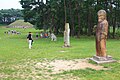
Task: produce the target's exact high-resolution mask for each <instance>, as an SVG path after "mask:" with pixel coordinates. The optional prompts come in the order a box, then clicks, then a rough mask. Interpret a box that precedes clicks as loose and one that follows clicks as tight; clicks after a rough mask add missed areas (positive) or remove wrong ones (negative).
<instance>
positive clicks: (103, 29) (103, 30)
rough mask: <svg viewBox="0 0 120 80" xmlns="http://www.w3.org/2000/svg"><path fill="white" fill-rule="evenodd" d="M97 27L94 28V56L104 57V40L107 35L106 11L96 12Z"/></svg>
mask: <svg viewBox="0 0 120 80" xmlns="http://www.w3.org/2000/svg"><path fill="white" fill-rule="evenodd" d="M97 14H98V25H97V28H96V56H100V57H106V56H107V54H106V39H107V34H108V22H107V20H106V11H105V10H99V11H98V13H97Z"/></svg>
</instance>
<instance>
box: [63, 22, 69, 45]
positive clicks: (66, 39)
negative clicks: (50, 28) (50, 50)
mask: <svg viewBox="0 0 120 80" xmlns="http://www.w3.org/2000/svg"><path fill="white" fill-rule="evenodd" d="M64 47H70V29H69V23H66V24H65V31H64Z"/></svg>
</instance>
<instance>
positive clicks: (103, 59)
mask: <svg viewBox="0 0 120 80" xmlns="http://www.w3.org/2000/svg"><path fill="white" fill-rule="evenodd" d="M97 14H98V24H97V26H96V29H95V30H96V55H94V56H93V57H92V58H90V60H92V61H94V62H96V63H97V64H102V63H110V62H116V60H114V59H112V56H110V55H107V53H106V39H107V35H108V22H107V20H106V11H105V10H99V11H98V13H97Z"/></svg>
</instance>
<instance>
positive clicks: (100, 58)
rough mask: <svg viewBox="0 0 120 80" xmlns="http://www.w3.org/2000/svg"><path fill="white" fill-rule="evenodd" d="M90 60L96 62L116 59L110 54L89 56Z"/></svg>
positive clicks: (100, 62)
mask: <svg viewBox="0 0 120 80" xmlns="http://www.w3.org/2000/svg"><path fill="white" fill-rule="evenodd" d="M90 60H92V61H94V62H96V63H97V64H103V63H111V62H116V60H113V59H112V56H109V55H108V56H107V57H99V56H96V55H95V56H93V57H92V58H90Z"/></svg>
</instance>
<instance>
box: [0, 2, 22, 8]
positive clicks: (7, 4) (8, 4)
mask: <svg viewBox="0 0 120 80" xmlns="http://www.w3.org/2000/svg"><path fill="white" fill-rule="evenodd" d="M19 1H20V0H0V9H11V8H14V9H22V7H21V5H20V3H19Z"/></svg>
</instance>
